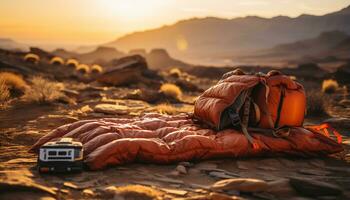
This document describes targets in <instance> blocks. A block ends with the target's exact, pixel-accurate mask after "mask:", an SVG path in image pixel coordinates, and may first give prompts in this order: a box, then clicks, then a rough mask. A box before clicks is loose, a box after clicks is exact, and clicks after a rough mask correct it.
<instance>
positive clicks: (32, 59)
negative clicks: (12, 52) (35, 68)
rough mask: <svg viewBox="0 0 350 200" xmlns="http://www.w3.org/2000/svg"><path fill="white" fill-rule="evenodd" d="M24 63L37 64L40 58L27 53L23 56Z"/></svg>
mask: <svg viewBox="0 0 350 200" xmlns="http://www.w3.org/2000/svg"><path fill="white" fill-rule="evenodd" d="M24 61H26V62H28V63H33V64H37V63H38V62H39V61H40V57H39V56H38V55H36V54H33V53H28V54H26V55H25V56H24Z"/></svg>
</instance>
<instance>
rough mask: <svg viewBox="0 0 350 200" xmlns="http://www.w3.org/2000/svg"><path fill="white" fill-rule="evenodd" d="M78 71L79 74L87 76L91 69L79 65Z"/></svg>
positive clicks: (84, 65)
mask: <svg viewBox="0 0 350 200" xmlns="http://www.w3.org/2000/svg"><path fill="white" fill-rule="evenodd" d="M76 70H77V72H78V73H79V74H87V73H89V71H90V68H89V66H88V65H86V64H80V65H78V67H77V68H76Z"/></svg>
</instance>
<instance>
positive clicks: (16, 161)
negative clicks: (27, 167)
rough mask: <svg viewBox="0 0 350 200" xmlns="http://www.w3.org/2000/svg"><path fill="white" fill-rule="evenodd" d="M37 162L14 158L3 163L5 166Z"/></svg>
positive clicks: (33, 159) (30, 159)
mask: <svg viewBox="0 0 350 200" xmlns="http://www.w3.org/2000/svg"><path fill="white" fill-rule="evenodd" d="M36 162H37V160H36V159H35V158H15V159H12V160H9V161H7V162H5V163H6V164H20V163H21V164H23V163H36Z"/></svg>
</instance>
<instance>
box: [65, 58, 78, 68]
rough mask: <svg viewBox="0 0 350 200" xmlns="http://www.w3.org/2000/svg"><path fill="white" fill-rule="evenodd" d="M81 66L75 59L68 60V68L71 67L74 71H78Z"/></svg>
mask: <svg viewBox="0 0 350 200" xmlns="http://www.w3.org/2000/svg"><path fill="white" fill-rule="evenodd" d="M78 65H79V62H78V61H77V60H75V59H68V60H67V61H66V66H68V67H70V68H73V69H76V68H77V67H78Z"/></svg>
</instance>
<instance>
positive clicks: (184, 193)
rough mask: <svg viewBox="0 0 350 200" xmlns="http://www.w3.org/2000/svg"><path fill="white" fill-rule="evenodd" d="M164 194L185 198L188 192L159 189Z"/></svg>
mask: <svg viewBox="0 0 350 200" xmlns="http://www.w3.org/2000/svg"><path fill="white" fill-rule="evenodd" d="M161 190H163V191H164V192H166V193H168V194H174V195H178V196H185V195H186V194H187V193H188V192H187V191H186V190H174V189H166V188H161Z"/></svg>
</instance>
